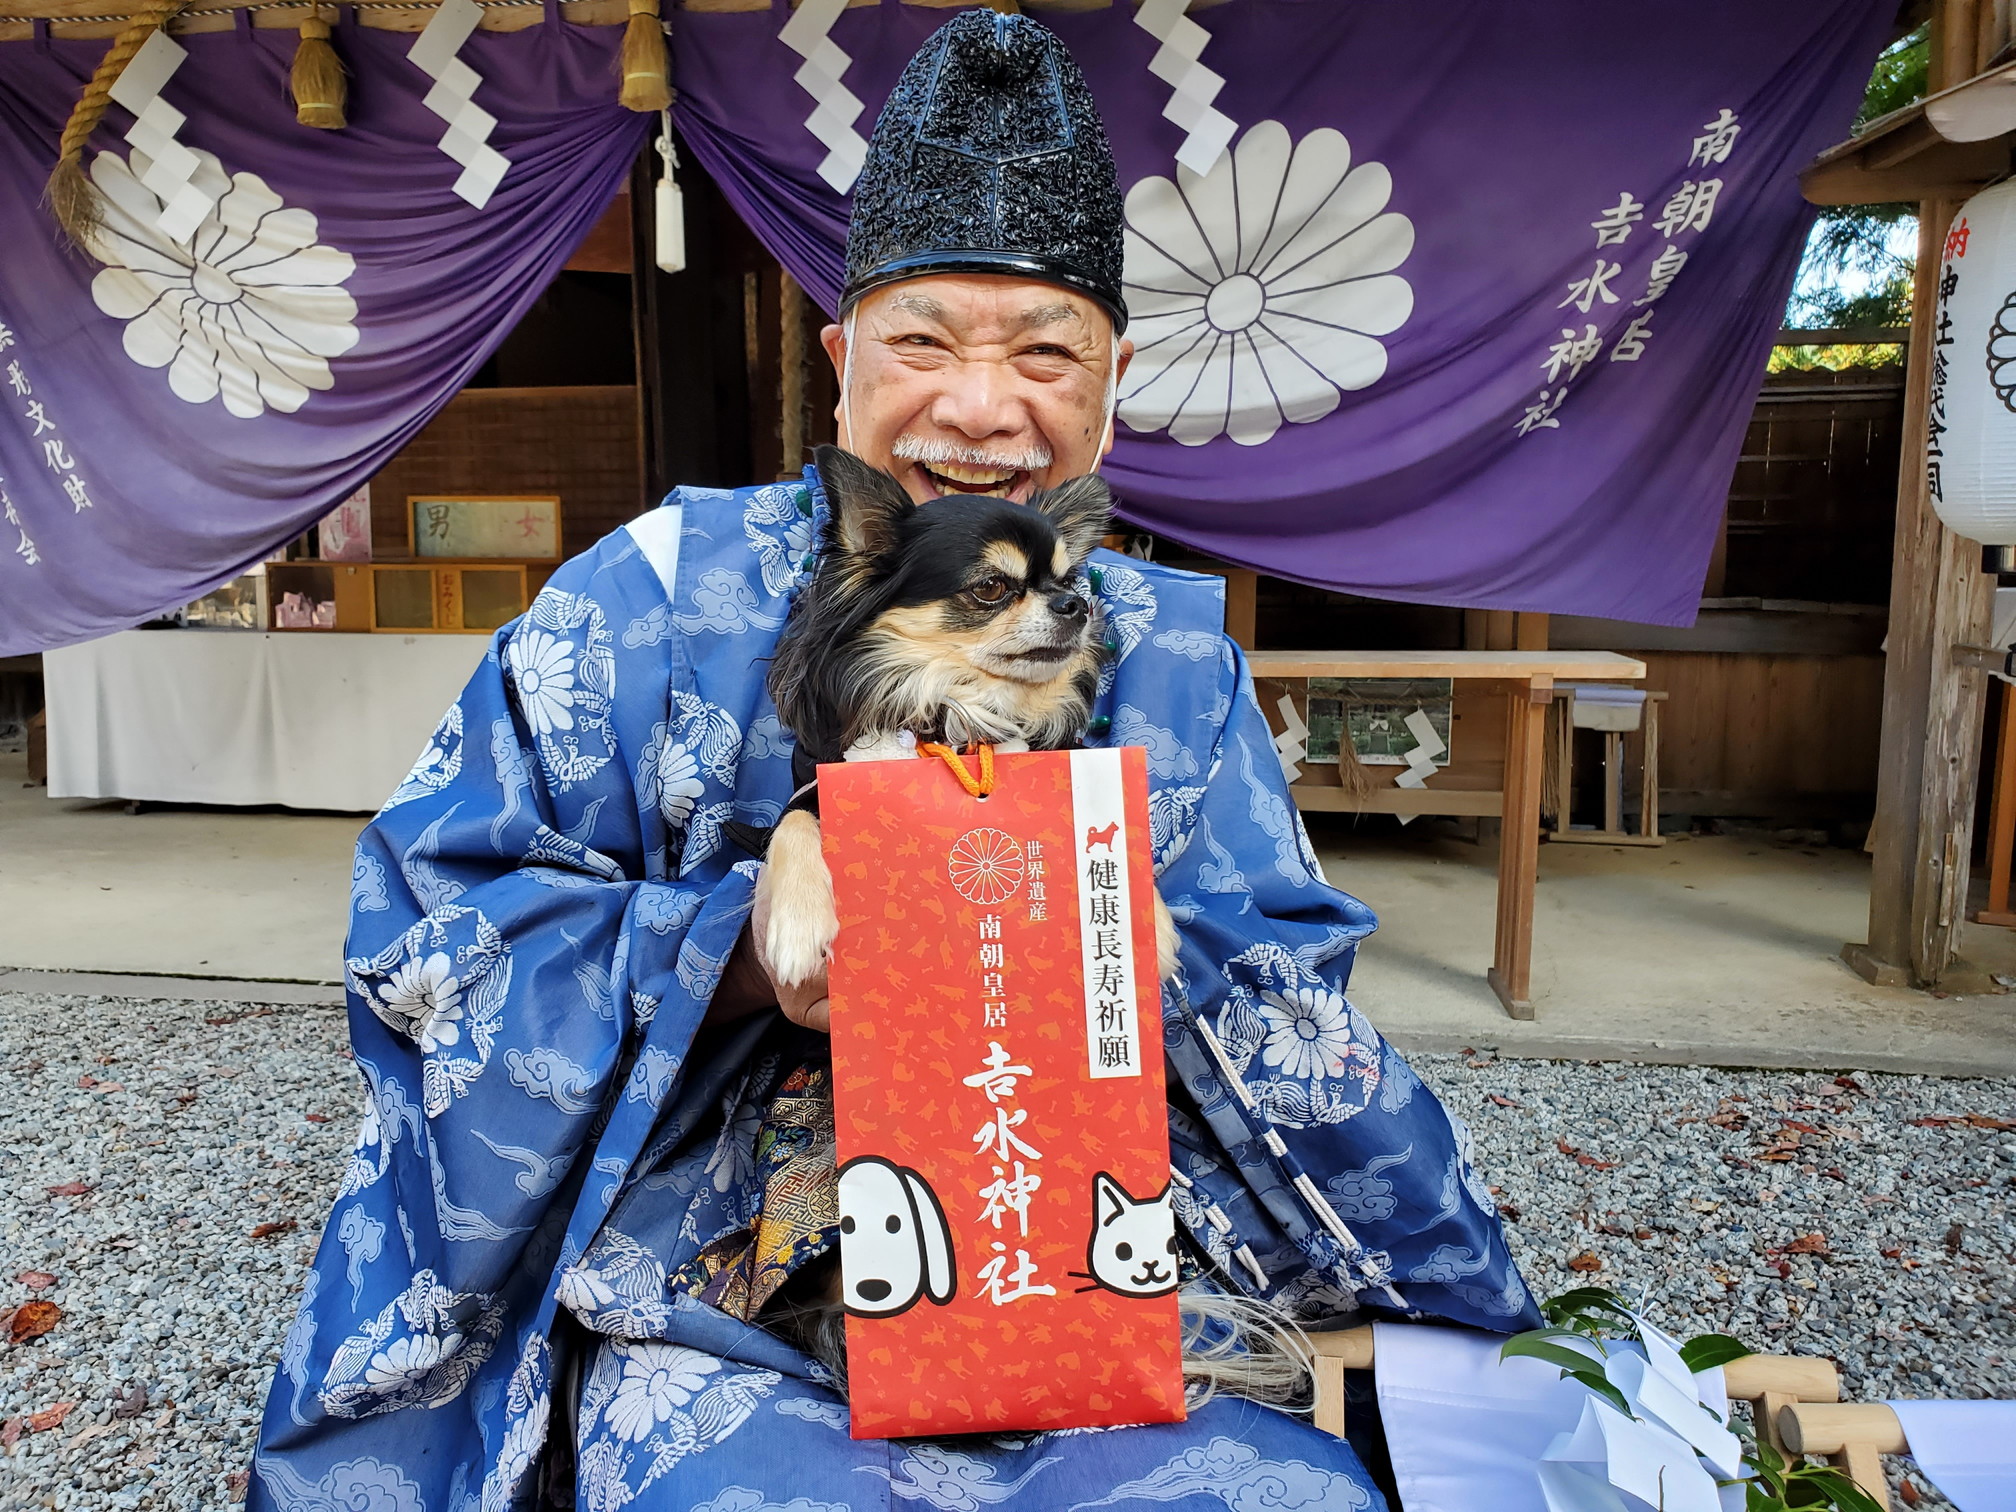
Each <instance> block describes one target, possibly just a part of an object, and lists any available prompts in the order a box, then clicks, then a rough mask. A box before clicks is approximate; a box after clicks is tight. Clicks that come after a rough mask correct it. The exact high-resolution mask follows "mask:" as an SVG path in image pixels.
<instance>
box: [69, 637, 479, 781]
mask: <svg viewBox="0 0 2016 1512" xmlns="http://www.w3.org/2000/svg"><path fill="white" fill-rule="evenodd" d="M489 641H490V638H489V637H488V636H487V635H350V634H342V633H312V632H305V631H304V632H296V633H285V632H283V633H280V634H272V635H266V634H259V633H256V632H253V631H249V630H128V631H125V632H123V633H122V634H119V635H108V636H106V637H104V638H103V639H102V640H95V641H87V642H86V643H85V644H83V645H81V646H70V647H67V648H65V649H63V650H61V651H50V652H45V653H44V655H43V662H42V667H43V683H44V688H45V690H46V693H45V696H46V698H47V702H48V708H49V794H50V796H51V797H52V798H128V799H151V800H154V801H156V802H162V803H220V804H260V803H279V804H285V805H287V806H288V807H290V808H303V809H339V810H350V811H361V812H370V811H373V810H375V809H377V808H378V807H379V805H381V804H382V803H384V801H385V799H386V798H387V797H388V796H389V795H390V794H391V792H392V789H393V788H395V787H397V786H398V785H399V782H400V780H401V779H402V778H403V777H405V775H406V772H407V770H408V769H409V768H410V767H411V766H412V764H413V761H414V759H415V758H416V757H417V756H419V754H420V752H421V750H422V748H424V747H425V745H426V744H427V739H428V737H429V736H430V735H431V734H432V733H433V730H434V726H435V724H436V723H437V722H438V721H439V720H440V718H441V715H442V714H443V713H444V712H445V711H446V710H447V708H448V706H449V705H450V704H451V703H453V702H454V701H455V698H456V696H457V695H458V694H459V693H460V692H461V691H462V685H463V684H464V683H465V682H467V681H468V680H469V674H470V673H471V672H473V671H475V670H476V666H477V664H478V663H479V662H480V661H481V660H482V659H483V652H484V649H485V648H486V647H487V646H488V645H489Z"/></svg>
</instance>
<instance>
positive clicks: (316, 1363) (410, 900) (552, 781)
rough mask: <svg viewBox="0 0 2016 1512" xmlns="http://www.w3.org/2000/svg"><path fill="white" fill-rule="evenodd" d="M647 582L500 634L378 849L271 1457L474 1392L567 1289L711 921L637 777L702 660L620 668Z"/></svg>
mask: <svg viewBox="0 0 2016 1512" xmlns="http://www.w3.org/2000/svg"><path fill="white" fill-rule="evenodd" d="M631 561H632V565H633V566H634V565H635V559H634V556H633V557H632V559H631ZM620 565H621V559H620V558H619V559H616V560H615V561H614V562H613V563H612V561H611V560H610V559H609V558H608V557H607V556H605V557H603V558H601V559H598V558H597V557H596V556H595V554H594V553H591V554H590V556H589V557H587V558H582V559H577V560H576V561H575V562H573V563H570V564H568V566H566V567H565V568H563V569H562V570H561V572H560V573H558V574H556V575H555V578H554V580H553V582H552V583H550V584H549V585H548V586H547V587H546V588H545V589H544V590H543V591H542V593H541V594H540V596H539V597H538V599H537V600H535V602H534V604H533V607H532V609H531V610H530V611H529V612H528V613H527V614H526V615H525V616H524V617H523V618H522V619H520V620H518V621H516V622H515V623H514V624H512V625H510V626H507V627H506V628H505V629H503V630H502V631H500V632H499V633H498V635H497V636H496V638H495V640H494V641H493V643H492V645H491V648H490V651H489V653H488V654H487V655H486V656H485V658H484V660H483V663H482V665H481V666H479V667H478V668H477V670H476V673H475V675H474V676H472V677H471V678H470V680H469V683H468V685H467V687H466V688H464V690H463V692H462V695H461V697H460V698H459V699H458V700H457V701H456V703H455V705H454V706H453V707H452V708H451V709H450V710H449V711H448V713H447V715H446V716H445V717H444V718H443V720H442V721H441V724H440V727H439V728H438V730H437V731H436V733H435V735H434V737H433V739H432V740H431V741H430V743H429V745H428V747H427V749H426V751H425V752H424V753H423V754H422V756H421V758H420V760H419V762H418V764H417V765H416V766H415V767H414V769H413V772H412V774H411V775H410V776H409V777H408V778H407V780H406V781H405V782H403V783H402V784H401V785H400V787H399V788H398V790H397V791H396V792H395V793H394V794H393V795H392V798H391V800H390V801H389V802H388V803H387V804H386V806H385V808H384V810H383V811H382V812H381V813H380V814H379V815H378V816H377V817H376V818H375V819H374V820H373V821H372V822H371V824H370V825H369V826H368V827H367V828H366V830H365V831H364V833H363V836H362V837H361V839H360V840H359V842H358V847H357V853H356V860H355V873H354V880H353V892H352V899H351V922H350V932H349V939H348V943H347V946H346V960H345V963H344V975H345V980H346V987H347V990H348V998H349V1017H350V1031H351V1044H352V1047H353V1050H354V1053H355V1057H356V1061H357V1065H358V1068H359V1070H360V1071H361V1073H362V1075H363V1078H364V1082H365V1085H366V1094H367V1095H366V1106H365V1111H364V1123H363V1128H362V1130H361V1132H360V1134H359V1138H358V1143H357V1146H356V1149H355V1152H354V1153H353V1155H352V1156H351V1159H350V1163H349V1166H348V1168H347V1169H346V1170H345V1172H344V1175H343V1179H342V1185H341V1189H340V1191H339V1193H338V1196H337V1201H336V1204H335V1208H334V1211H333V1212H332V1214H331V1217H330V1221H329V1227H328V1230H327V1231H326V1232H325V1234H324V1236H323V1240H322V1245H321V1249H320V1252H319V1254H318V1257H317V1263H316V1273H315V1276H314V1277H313V1278H311V1281H310V1284H309V1287H308V1290H307V1295H306V1297H305V1298H304V1302H303V1306H302V1311H301V1316H300V1318H299V1320H298V1321H297V1322H296V1324H295V1328H294V1330H293V1331H292V1332H290V1334H289V1343H288V1347H287V1349H286V1351H285V1352H284V1354H283V1360H282V1366H281V1379H280V1380H279V1381H277V1382H276V1389H275V1402H274V1404H273V1407H272V1409H271V1412H270V1413H269V1433H270V1434H272V1435H273V1437H272V1438H271V1439H270V1440H269V1442H276V1443H282V1444H284V1443H286V1442H288V1441H289V1439H290V1438H291V1437H294V1436H295V1435H297V1434H298V1433H300V1432H302V1431H305V1430H307V1429H309V1428H311V1427H312V1426H314V1425H315V1424H316V1423H317V1422H327V1421H329V1420H331V1419H359V1418H366V1417H376V1416H377V1415H378V1414H384V1413H391V1412H394V1411H395V1410H396V1409H400V1408H405V1407H416V1406H418V1407H428V1408H438V1407H441V1406H443V1405H445V1404H447V1403H448V1402H450V1401H452V1400H454V1399H455V1398H456V1397H457V1396H459V1395H461V1394H462V1393H463V1392H464V1391H465V1390H466V1389H467V1387H468V1386H469V1383H470V1382H471V1380H472V1378H473V1377H474V1376H475V1375H476V1373H477V1372H478V1371H479V1370H480V1369H481V1368H482V1366H483V1363H484V1361H485V1359H486V1358H487V1357H488V1356H489V1355H490V1353H491V1352H492V1351H493V1350H494V1349H496V1348H497V1347H498V1345H499V1339H500V1336H501V1334H502V1333H503V1331H504V1328H505V1324H506V1320H507V1318H509V1317H510V1316H511V1315H512V1312H513V1309H514V1308H515V1307H516V1306H518V1305H519V1304H520V1303H522V1301H523V1300H524V1298H523V1296H522V1295H521V1294H522V1293H525V1292H526V1291H527V1289H528V1288H531V1289H533V1290H534V1291H535V1292H536V1290H537V1289H538V1288H540V1287H542V1286H543V1284H544V1281H545V1276H546V1272H547V1271H548V1270H549V1269H550V1267H551V1266H552V1265H553V1263H554V1261H555V1259H556V1253H554V1251H555V1247H556V1246H557V1243H558V1235H559V1233H560V1230H561V1228H562V1227H564V1222H565V1219H566V1218H567V1216H568V1213H569V1211H570V1210H571V1208H572V1206H573V1204H574V1201H575V1194H576V1193H578V1192H579V1190H580V1187H581V1182H582V1180H583V1178H584V1177H585V1175H586V1172H585V1171H584V1170H583V1169H582V1167H584V1166H585V1165H586V1163H587V1161H588V1158H589V1156H588V1153H587V1152H588V1151H589V1149H590V1146H591V1144H592V1141H593V1139H594V1137H595V1135H596V1134H597V1132H598V1131H599V1123H598V1120H600V1119H603V1118H606V1116H607V1108H608V1105H609V1104H610V1103H611V1102H612V1101H613V1099H614V1097H615V1095H616V1085H617V1080H618V1078H619V1076H620V1075H622V1074H623V1073H624V1072H625V1071H626V1070H627V1062H626V1055H634V1053H635V1050H636V1041H635V1037H634V1033H633V1031H635V1030H637V1029H638V1028H639V1027H640V1026H641V1025H642V1024H643V1023H645V1022H646V1021H648V1020H649V1019H650V1017H651V1015H652V1013H653V1011H654V1009H655V1007H656V1006H657V1001H658V994H659V993H660V992H661V991H662V990H663V984H664V983H665V982H666V981H667V980H668V979H670V978H671V976H672V974H673V972H674V970H675V968H676V961H677V953H678V949H679V946H680V942H681V939H682V937H683V932H684V926H685V925H686V924H687V923H689V922H690V921H691V920H692V918H693V917H694V916H695V914H696V912H697V911H698V909H699V905H700V902H701V899H700V898H699V897H698V896H697V895H694V894H689V893H685V892H682V891H680V890H679V889H678V888H677V887H676V886H675V885H673V884H672V883H670V882H668V881H666V880H665V878H666V877H667V876H668V874H669V865H670V859H669V849H670V846H671V844H672V840H671V839H670V838H668V835H667V831H666V828H665V824H664V821H663V818H662V815H661V813H660V807H661V806H660V805H659V804H658V803H656V802H653V801H651V800H650V798H649V797H648V796H647V797H646V798H645V799H641V800H640V797H639V788H640V786H648V774H647V777H646V779H644V780H643V781H640V777H639V773H638V767H639V764H640V762H644V761H645V758H643V757H640V756H639V755H637V754H635V753H636V750H637V748H638V747H640V746H648V744H649V742H648V738H646V736H645V735H640V734H639V732H640V731H641V732H646V734H647V735H648V731H649V729H650V728H651V721H652V719H653V717H654V715H655V718H656V719H657V720H659V721H662V720H663V719H664V718H665V711H666V708H667V703H668V699H669V698H670V697H671V696H673V694H672V691H671V690H672V689H673V687H674V685H675V683H676V682H677V679H678V675H679V669H678V668H677V667H676V666H675V665H674V661H673V658H674V657H675V656H676V647H674V646H672V645H670V643H668V644H666V645H654V646H648V647H638V648H631V649H628V650H626V649H624V648H623V647H621V646H619V645H618V644H617V643H616V641H615V638H614V636H613V635H612V633H611V626H612V624H613V625H619V626H620V625H621V624H623V623H625V622H626V617H627V616H629V615H631V614H632V613H634V612H635V611H636V610H637V608H638V607H639V605H638V603H637V602H635V601H634V600H637V599H641V598H642V597H644V596H647V595H649V594H654V593H655V594H656V595H657V596H658V598H659V600H660V601H661V602H662V597H663V595H662V590H659V589H658V588H657V585H656V583H655V581H654V580H652V579H651V578H650V577H649V576H648V575H637V574H633V575H632V577H631V578H629V579H626V577H625V575H624V573H623V572H622V571H618V570H610V569H612V568H614V567H620ZM646 764H648V763H646ZM682 1003H683V1000H682ZM680 1011H681V1012H685V1013H687V1014H689V1016H692V1017H695V1018H696V1019H697V1015H698V1012H699V1009H698V1007H696V1006H694V1005H692V1004H683V1006H682V1007H681V1009H680ZM690 1032H691V1031H690V1029H688V1030H687V1033H688V1034H690ZM433 1420H434V1421H435V1422H436V1423H437V1425H438V1424H439V1422H440V1421H441V1420H440V1419H439V1418H438V1417H436V1418H434V1419H433Z"/></svg>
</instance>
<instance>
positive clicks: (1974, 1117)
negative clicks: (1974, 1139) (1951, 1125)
mask: <svg viewBox="0 0 2016 1512" xmlns="http://www.w3.org/2000/svg"><path fill="white" fill-rule="evenodd" d="M1962 1122H1964V1123H1965V1124H1966V1125H1967V1127H1969V1128H1970V1129H2000V1130H2002V1131H2003V1132H2004V1133H2007V1132H2008V1131H2009V1130H2011V1129H2016V1123H2012V1122H2010V1120H2008V1119H2006V1118H1990V1117H1989V1116H1988V1115H1987V1114H1986V1113H1969V1114H1968V1115H1967V1117H1966V1118H1965V1119H1963V1120H1962Z"/></svg>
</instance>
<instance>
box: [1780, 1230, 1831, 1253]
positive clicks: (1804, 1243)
mask: <svg viewBox="0 0 2016 1512" xmlns="http://www.w3.org/2000/svg"><path fill="white" fill-rule="evenodd" d="M1785 1253H1786V1254H1788V1255H1824V1254H1826V1253H1827V1236H1826V1235H1825V1234H1801V1235H1800V1236H1799V1237H1798V1238H1797V1239H1794V1240H1793V1241H1792V1242H1791V1243H1790V1244H1788V1245H1786V1246H1785Z"/></svg>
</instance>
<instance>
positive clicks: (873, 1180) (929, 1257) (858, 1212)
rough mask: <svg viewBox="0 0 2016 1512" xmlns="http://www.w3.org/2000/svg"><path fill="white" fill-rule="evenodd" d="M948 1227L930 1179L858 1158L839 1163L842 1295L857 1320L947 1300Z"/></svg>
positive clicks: (951, 1282) (951, 1286)
mask: <svg viewBox="0 0 2016 1512" xmlns="http://www.w3.org/2000/svg"><path fill="white" fill-rule="evenodd" d="M956 1286H957V1281H956V1278H955V1276H954V1273H953V1264H952V1230H951V1228H950V1226H949V1225H947V1223H946V1222H945V1209H944V1208H943V1207H941V1206H940V1205H939V1203H938V1196H937V1194H936V1193H935V1192H933V1191H932V1190H931V1187H930V1184H929V1183H928V1182H926V1181H925V1180H924V1178H923V1177H922V1176H920V1175H918V1174H917V1172H915V1171H913V1170H911V1169H910V1167H908V1166H899V1165H894V1164H892V1163H891V1162H889V1161H887V1160H884V1159H882V1158H881V1157H880V1156H879V1155H861V1156H857V1157H856V1158H854V1159H853V1160H850V1161H848V1162H847V1164H845V1165H844V1166H842V1167H841V1168H840V1292H841V1301H842V1303H843V1305H844V1306H845V1307H846V1309H847V1311H849V1312H850V1313H853V1314H854V1315H855V1316H856V1317H857V1318H893V1317H895V1316H896V1314H898V1313H900V1312H904V1311H906V1310H907V1309H909V1308H912V1307H915V1306H916V1305H917V1303H918V1302H920V1301H922V1300H923V1299H924V1298H926V1297H929V1298H930V1299H931V1300H932V1301H933V1302H935V1303H937V1304H938V1305H939V1306H941V1307H942V1306H943V1305H944V1304H945V1303H947V1302H950V1301H951V1300H952V1294H953V1292H954V1290H955V1289H956Z"/></svg>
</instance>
